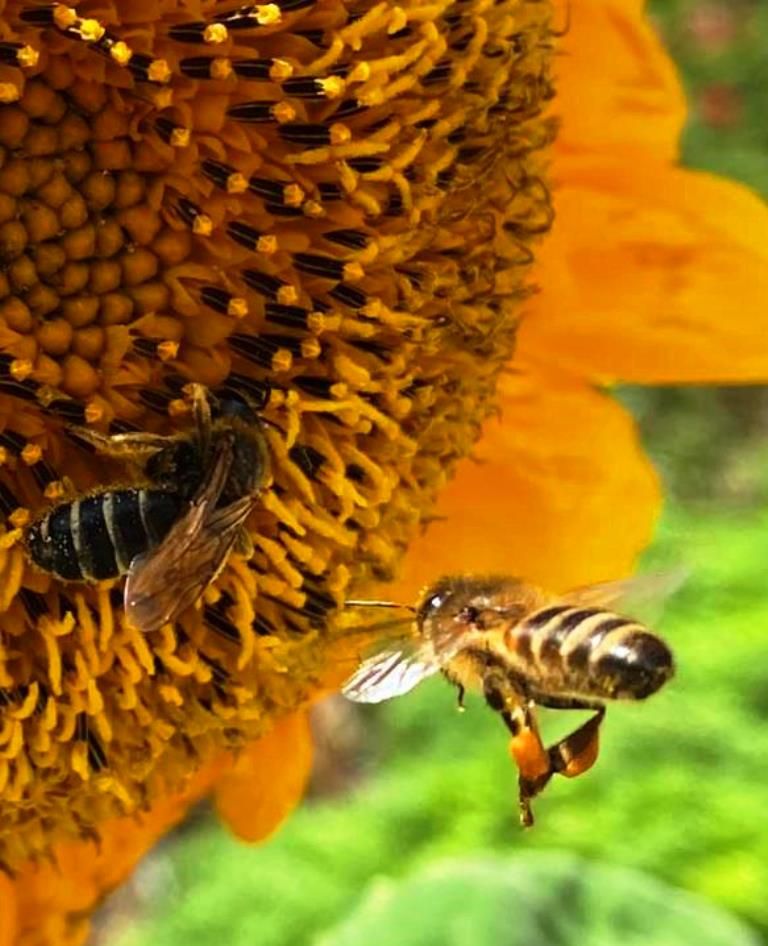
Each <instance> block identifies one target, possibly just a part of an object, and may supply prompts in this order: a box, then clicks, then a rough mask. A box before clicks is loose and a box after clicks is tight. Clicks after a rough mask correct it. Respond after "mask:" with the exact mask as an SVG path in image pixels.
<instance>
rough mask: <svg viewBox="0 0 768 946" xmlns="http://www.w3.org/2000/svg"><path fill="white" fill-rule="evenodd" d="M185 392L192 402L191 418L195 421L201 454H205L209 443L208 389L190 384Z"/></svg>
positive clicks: (210, 420)
mask: <svg viewBox="0 0 768 946" xmlns="http://www.w3.org/2000/svg"><path fill="white" fill-rule="evenodd" d="M185 390H186V391H187V393H188V396H189V399H190V401H191V402H192V416H193V417H194V419H195V426H196V427H197V431H198V436H199V437H200V446H201V448H202V450H203V453H207V452H208V449H209V446H210V443H211V426H212V424H213V420H212V418H211V402H210V401H209V399H208V389H207V388H206V387H205V385H203V384H190V385H189V386H188V387H187V388H185Z"/></svg>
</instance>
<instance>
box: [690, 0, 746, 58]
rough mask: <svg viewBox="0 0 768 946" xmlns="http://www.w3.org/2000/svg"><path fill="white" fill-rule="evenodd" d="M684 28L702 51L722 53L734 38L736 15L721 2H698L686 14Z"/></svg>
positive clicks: (736, 25) (736, 24)
mask: <svg viewBox="0 0 768 946" xmlns="http://www.w3.org/2000/svg"><path fill="white" fill-rule="evenodd" d="M686 28H687V31H688V33H689V34H690V36H691V39H692V40H693V42H694V43H695V44H696V46H698V48H699V49H700V50H701V51H702V52H705V53H710V54H717V53H722V52H724V51H725V50H726V49H727V48H728V47H729V46H731V45H732V44H733V42H734V40H735V38H736V31H737V28H738V22H737V15H736V13H735V12H734V11H733V10H732V9H730V8H729V7H728V6H727V5H725V4H723V3H712V2H704V3H699V4H697V5H696V6H695V7H694V8H693V10H691V12H690V14H689V15H688V18H687V23H686Z"/></svg>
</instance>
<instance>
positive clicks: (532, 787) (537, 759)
mask: <svg viewBox="0 0 768 946" xmlns="http://www.w3.org/2000/svg"><path fill="white" fill-rule="evenodd" d="M483 693H484V696H485V701H486V703H487V704H488V705H489V706H490V708H491V709H493V710H495V711H496V712H497V713H499V715H500V716H501V718H502V719H503V720H504V724H505V725H506V727H507V729H508V730H509V731H510V733H511V734H512V739H511V740H510V743H509V751H510V753H511V754H512V758H513V759H514V760H515V763H516V765H517V768H518V771H519V773H520V774H519V778H518V791H519V803H520V823H521V824H522V825H523V827H524V828H529V827H531V825H532V824H533V811H532V810H531V799H532V798H535V797H536V795H538V794H539V792H541V791H542V789H543V788H544V787H545V786H546V784H547V782H548V781H549V780H550V778H551V777H552V774H553V769H552V765H551V762H550V757H549V754H548V752H547V750H546V749H545V748H544V745H543V743H542V741H541V736H540V735H539V729H538V726H537V724H536V719H535V717H534V715H533V709H534V704H533V701H532V700H530V699H529V698H528V697H527V695H526V694H525V693H524V692H523V691H522V689H520V688H519V687H517V686H515V684H514V682H513V681H512V680H510V679H509V676H508V675H506V674H503V673H501V672H498V671H494V669H493V668H491V669H490V670H489V671H488V672H487V673H486V675H485V677H484V679H483Z"/></svg>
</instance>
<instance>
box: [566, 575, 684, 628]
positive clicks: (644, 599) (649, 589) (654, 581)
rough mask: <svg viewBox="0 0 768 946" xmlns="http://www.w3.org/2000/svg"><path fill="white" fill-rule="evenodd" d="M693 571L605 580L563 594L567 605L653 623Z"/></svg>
mask: <svg viewBox="0 0 768 946" xmlns="http://www.w3.org/2000/svg"><path fill="white" fill-rule="evenodd" d="M688 575H689V570H688V569H686V568H676V569H673V570H670V571H666V572H649V573H648V574H646V575H635V576H634V577H632V578H624V579H619V580H618V581H604V582H600V583H599V584H595V585H584V586H582V587H581V588H574V589H573V590H572V591H569V592H567V593H566V594H564V595H562V598H561V600H562V601H563V602H565V603H570V604H575V605H579V606H582V605H583V606H586V607H600V608H610V609H612V610H619V611H622V612H624V613H626V614H631V615H632V616H633V617H640V618H644V619H645V620H649V618H650V617H651V616H653V614H654V612H656V614H658V612H659V611H660V610H661V608H662V606H663V605H664V603H665V602H666V600H667V599H668V598H670V597H671V596H672V595H673V594H674V593H675V592H676V591H677V590H678V589H679V588H680V587H681V586H682V585H683V584H684V583H685V581H686V579H687V578H688Z"/></svg>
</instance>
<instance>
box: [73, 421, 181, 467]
mask: <svg viewBox="0 0 768 946" xmlns="http://www.w3.org/2000/svg"><path fill="white" fill-rule="evenodd" d="M69 429H70V430H71V431H72V433H73V434H74V435H75V436H76V437H77V438H78V439H79V440H83V441H85V443H87V444H90V445H91V446H92V447H94V448H95V449H96V450H97V451H98V452H99V453H103V454H104V455H105V456H110V457H115V459H118V460H125V459H128V460H134V461H136V462H141V461H142V460H145V459H148V458H149V457H150V456H152V454H153V453H159V451H160V450H165V448H166V447H167V446H168V437H163V436H161V435H160V434H145V433H137V434H102V433H99V431H98V430H91V429H90V427H74V426H73V427H70V428H69Z"/></svg>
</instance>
